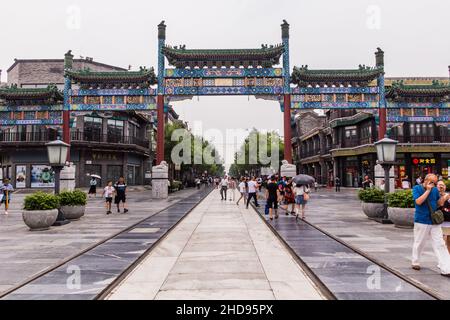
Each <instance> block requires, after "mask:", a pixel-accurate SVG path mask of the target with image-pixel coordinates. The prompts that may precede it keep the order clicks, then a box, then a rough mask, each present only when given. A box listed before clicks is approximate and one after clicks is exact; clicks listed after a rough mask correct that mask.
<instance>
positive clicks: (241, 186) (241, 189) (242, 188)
mask: <svg viewBox="0 0 450 320" xmlns="http://www.w3.org/2000/svg"><path fill="white" fill-rule="evenodd" d="M238 188H239V193H240V196H239V199H238V201H236V204H237V205H239V202H240V201H241V199H242V198H244V204H245V192H246V187H245V178H244V177H241V182H240V183H239V185H238Z"/></svg>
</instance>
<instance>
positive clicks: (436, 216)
mask: <svg viewBox="0 0 450 320" xmlns="http://www.w3.org/2000/svg"><path fill="white" fill-rule="evenodd" d="M424 190H425V188H424ZM429 197H430V195H428V198H427V205H428V210H429V211H430V215H431V222H432V223H433V224H434V225H438V224H442V223H443V222H444V213H443V212H442V211H441V210H436V211H434V210H433V207H432V206H431V203H430V198H429Z"/></svg>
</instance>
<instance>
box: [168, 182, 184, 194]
mask: <svg viewBox="0 0 450 320" xmlns="http://www.w3.org/2000/svg"><path fill="white" fill-rule="evenodd" d="M181 185H182V183H181V181H177V180H173V181H172V183H171V184H170V189H171V191H172V192H175V191H178V190H180V188H181Z"/></svg>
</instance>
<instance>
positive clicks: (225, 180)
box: [220, 176, 228, 200]
mask: <svg viewBox="0 0 450 320" xmlns="http://www.w3.org/2000/svg"><path fill="white" fill-rule="evenodd" d="M227 189H228V177H227V176H225V177H223V179H222V180H221V181H220V196H221V197H222V200H224V194H225V200H227Z"/></svg>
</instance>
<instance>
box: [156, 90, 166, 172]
mask: <svg viewBox="0 0 450 320" xmlns="http://www.w3.org/2000/svg"><path fill="white" fill-rule="evenodd" d="M156 107H157V118H158V134H157V137H156V164H157V165H159V164H161V162H162V161H164V122H165V119H164V96H163V95H158V97H157V100H156Z"/></svg>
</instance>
